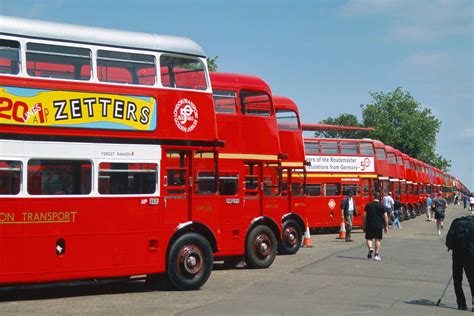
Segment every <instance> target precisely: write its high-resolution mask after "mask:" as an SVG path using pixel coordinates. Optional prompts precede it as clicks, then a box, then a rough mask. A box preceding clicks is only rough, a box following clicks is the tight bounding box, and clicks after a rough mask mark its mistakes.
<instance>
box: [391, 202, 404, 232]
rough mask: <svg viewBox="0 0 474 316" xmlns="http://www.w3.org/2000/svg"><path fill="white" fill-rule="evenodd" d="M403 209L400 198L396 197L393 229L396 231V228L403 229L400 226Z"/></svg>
mask: <svg viewBox="0 0 474 316" xmlns="http://www.w3.org/2000/svg"><path fill="white" fill-rule="evenodd" d="M401 208H402V203H400V200H399V197H395V203H394V204H393V224H392V229H395V226H396V227H397V228H398V229H402V226H400V209H401Z"/></svg>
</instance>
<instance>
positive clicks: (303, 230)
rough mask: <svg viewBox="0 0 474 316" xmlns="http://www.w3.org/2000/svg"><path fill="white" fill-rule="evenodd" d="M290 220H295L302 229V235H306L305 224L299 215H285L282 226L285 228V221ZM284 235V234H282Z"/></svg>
mask: <svg viewBox="0 0 474 316" xmlns="http://www.w3.org/2000/svg"><path fill="white" fill-rule="evenodd" d="M289 219H292V220H294V221H295V222H296V223H297V224H298V226H299V227H300V229H301V233H303V234H304V232H305V229H306V227H305V222H304V220H303V218H302V217H301V216H300V215H299V214H296V213H288V214H285V215H283V217H282V219H281V226H282V227H283V224H284V223H285V221H287V220H289ZM282 233H283V232H282Z"/></svg>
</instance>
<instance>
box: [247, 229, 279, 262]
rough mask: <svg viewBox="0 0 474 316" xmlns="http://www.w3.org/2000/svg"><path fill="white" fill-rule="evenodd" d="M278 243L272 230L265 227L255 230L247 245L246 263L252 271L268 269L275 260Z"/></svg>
mask: <svg viewBox="0 0 474 316" xmlns="http://www.w3.org/2000/svg"><path fill="white" fill-rule="evenodd" d="M276 245H277V241H276V238H275V235H274V234H273V232H272V230H271V229H270V228H269V227H267V226H263V225H258V226H256V227H255V228H253V229H252V230H251V231H250V233H249V235H248V237H247V241H246V243H245V246H246V247H245V261H246V263H247V266H248V267H249V268H252V269H261V268H268V267H269V266H270V265H271V264H272V263H273V261H274V260H275V256H276V251H277V247H276Z"/></svg>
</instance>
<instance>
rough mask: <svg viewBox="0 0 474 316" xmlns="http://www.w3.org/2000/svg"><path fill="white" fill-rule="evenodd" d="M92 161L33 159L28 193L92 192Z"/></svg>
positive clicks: (74, 193)
mask: <svg viewBox="0 0 474 316" xmlns="http://www.w3.org/2000/svg"><path fill="white" fill-rule="evenodd" d="M91 183H92V163H91V162H90V161H88V160H48V159H31V160H30V161H29V162H28V193H29V194H31V195H62V194H72V195H84V194H89V193H90V192H91V189H92V186H91Z"/></svg>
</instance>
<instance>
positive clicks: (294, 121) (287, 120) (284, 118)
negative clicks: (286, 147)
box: [276, 110, 299, 131]
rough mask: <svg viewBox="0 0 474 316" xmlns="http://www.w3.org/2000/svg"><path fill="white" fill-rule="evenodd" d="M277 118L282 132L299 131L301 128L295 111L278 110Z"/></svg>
mask: <svg viewBox="0 0 474 316" xmlns="http://www.w3.org/2000/svg"><path fill="white" fill-rule="evenodd" d="M276 118H277V124H278V128H279V129H280V130H285V131H297V130H298V128H299V124H298V114H296V112H295V111H291V110H277V111H276Z"/></svg>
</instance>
